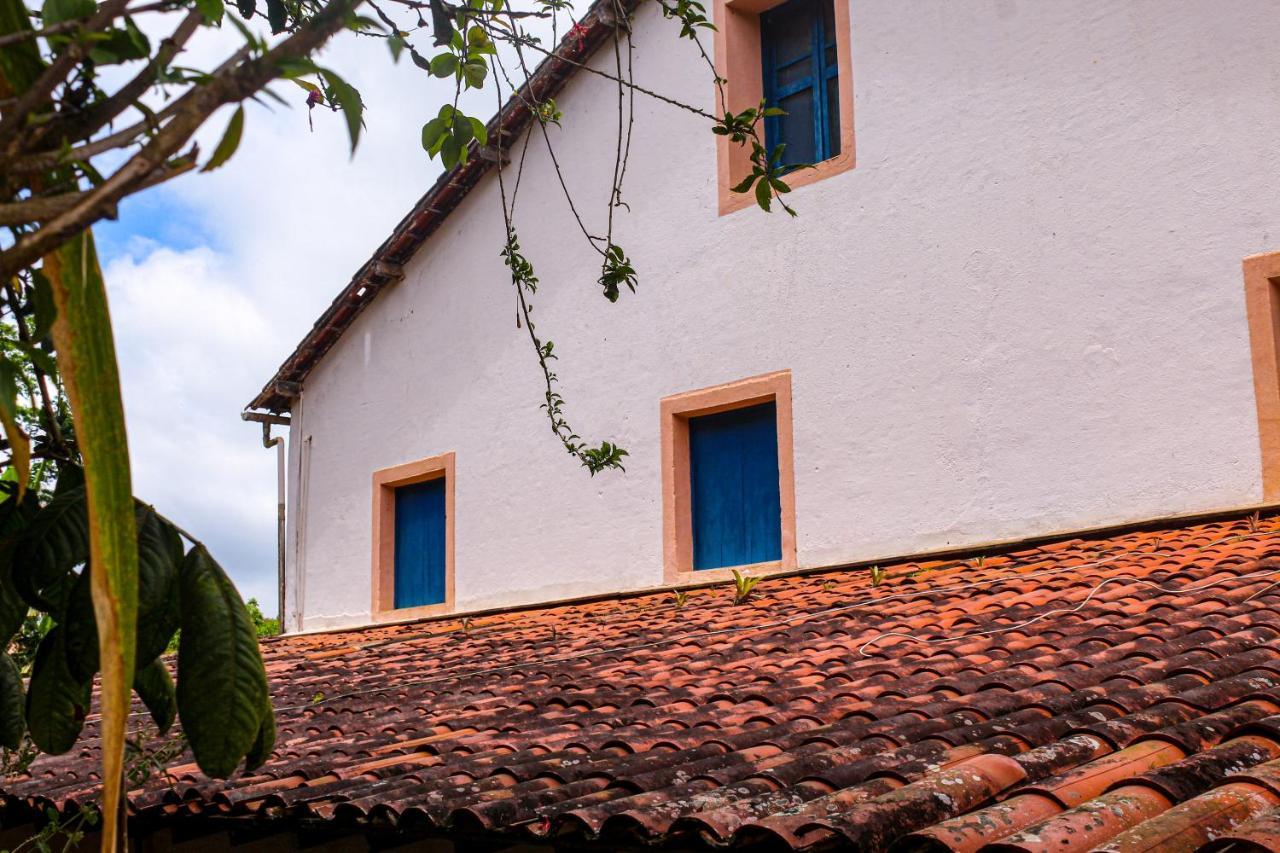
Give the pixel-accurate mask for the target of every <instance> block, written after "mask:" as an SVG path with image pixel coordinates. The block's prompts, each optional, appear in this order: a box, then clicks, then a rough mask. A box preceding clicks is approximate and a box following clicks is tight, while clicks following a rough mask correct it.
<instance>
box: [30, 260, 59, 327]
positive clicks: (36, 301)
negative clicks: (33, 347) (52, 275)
mask: <svg viewBox="0 0 1280 853" xmlns="http://www.w3.org/2000/svg"><path fill="white" fill-rule="evenodd" d="M32 277H33V278H34V279H35V287H33V288H32V289H31V312H32V315H33V317H34V319H35V329H34V330H33V331H32V335H31V337H32V339H33V340H36V341H43V340H44V339H45V338H47V337H49V332H50V330H52V329H53V321H54V320H56V319H57V318H58V307H57V306H56V305H54V304H53V290H51V289H50V286H49V279H47V278H45V275H44V273H43V272H41V271H40V270H35V271H34V273H33V274H32Z"/></svg>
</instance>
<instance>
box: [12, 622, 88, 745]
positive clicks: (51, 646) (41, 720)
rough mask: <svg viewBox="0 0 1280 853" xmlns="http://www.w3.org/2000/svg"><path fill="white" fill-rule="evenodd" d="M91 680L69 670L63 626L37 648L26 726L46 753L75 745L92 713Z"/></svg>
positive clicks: (29, 687)
mask: <svg viewBox="0 0 1280 853" xmlns="http://www.w3.org/2000/svg"><path fill="white" fill-rule="evenodd" d="M91 684H92V682H91V681H89V680H87V679H86V680H79V679H76V678H74V677H73V676H72V675H71V672H70V671H69V670H68V669H67V657H66V653H65V652H64V650H63V634H62V628H61V627H54V628H53V629H52V630H51V631H49V633H48V634H45V635H44V639H43V640H41V641H40V647H39V648H37V649H36V659H35V662H34V663H33V664H32V668H31V684H30V685H29V686H28V687H27V728H28V729H29V730H30V732H31V739H32V740H33V741H35V744H36V746H38V747H40V749H41V750H42V751H43V752H47V753H50V754H51V755H61V754H62V753H64V752H66V751H67V750H69V749H71V747H73V746H75V742H76V738H77V737H79V736H80V729H81V728H83V727H84V718H85V717H86V716H87V715H88V713H89V693H90V686H91Z"/></svg>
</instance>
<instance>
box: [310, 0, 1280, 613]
mask: <svg viewBox="0 0 1280 853" xmlns="http://www.w3.org/2000/svg"><path fill="white" fill-rule="evenodd" d="M837 2H841V0H837ZM673 26H674V25H672V24H671V23H670V22H666V21H662V20H661V19H660V17H659V16H658V15H657V14H656V13H655V10H654V8H653V6H652V5H649V4H646V5H645V6H643V7H642V11H641V13H640V15H639V17H638V20H637V24H636V43H637V55H636V75H637V79H638V81H639V82H641V83H643V84H644V85H646V86H649V87H651V88H654V89H656V90H658V91H662V92H672V93H678V94H679V95H680V96H681V97H682V98H684V99H687V100H690V101H694V102H700V103H703V104H704V105H707V106H710V103H711V94H712V92H711V87H710V83H709V79H708V72H707V70H706V68H705V66H703V65H701V64H700V63H701V60H700V59H699V57H698V56H697V54H696V52H694V51H693V50H692V49H691V48H690V46H688V45H687V44H685V43H680V42H678V41H677V40H676V38H675V30H674V28H673ZM852 27H853V37H852V54H853V67H854V89H855V101H856V110H855V123H856V129H857V159H858V165H857V168H855V169H854V170H852V171H849V172H846V173H844V174H840V175H837V176H835V177H833V178H831V179H829V180H827V181H824V182H821V183H818V184H816V185H814V186H811V187H807V188H803V189H801V190H799V191H797V192H796V193H794V194H793V199H794V204H795V205H796V207H797V208H798V209H799V211H800V216H799V218H798V219H795V220H788V219H787V218H786V217H785V216H782V215H777V214H775V215H765V214H763V213H761V212H759V211H757V210H754V209H748V210H743V211H739V212H737V213H734V214H731V215H728V216H724V217H720V216H718V215H717V213H716V188H715V149H714V142H713V139H714V137H713V136H712V134H711V133H710V132H709V127H708V126H707V125H706V124H704V122H703V121H702V120H701V119H698V118H697V117H695V116H692V115H690V114H688V113H685V112H682V111H679V110H674V109H672V108H670V107H668V106H665V105H662V104H659V103H655V102H653V101H651V100H649V99H645V98H643V97H641V98H637V101H636V105H637V109H638V113H639V114H638V119H637V124H636V137H635V139H634V141H633V144H632V151H633V157H632V160H631V164H630V167H629V169H628V172H627V187H626V192H625V198H626V201H627V202H628V203H629V204H630V205H631V212H630V213H629V214H627V213H625V212H624V213H623V214H622V215H621V216H620V218H619V225H618V232H617V233H618V242H619V243H621V245H623V246H624V247H625V249H626V250H627V251H628V253H629V254H630V255H631V257H632V258H633V260H634V261H635V263H636V266H637V268H638V269H639V270H640V276H641V284H640V290H639V292H638V293H637V294H635V295H632V294H629V293H624V295H623V297H622V299H621V300H620V302H619V303H618V304H617V305H609V304H608V303H606V302H605V300H604V299H603V298H602V297H601V296H599V295H598V290H597V287H596V285H595V283H594V282H595V277H596V275H597V267H598V264H597V262H596V260H595V259H594V257H593V256H592V255H591V254H590V253H589V251H588V250H587V247H586V246H585V244H584V243H583V241H582V240H581V239H579V238H578V237H577V236H576V235H575V233H574V231H575V228H574V226H573V224H572V222H571V220H570V219H569V217H568V211H567V208H566V205H565V202H564V199H563V197H562V196H561V194H560V192H559V189H558V188H557V187H556V185H555V183H554V175H553V174H552V173H551V172H550V170H549V169H548V168H547V159H546V155H545V149H544V148H543V146H542V144H541V143H540V142H539V141H537V140H535V141H534V144H533V145H532V148H531V155H530V166H529V167H528V169H527V170H526V174H525V177H524V183H523V185H522V188H521V191H520V194H521V202H520V209H519V210H518V211H517V226H518V230H519V233H520V238H521V243H522V246H523V247H524V249H525V251H526V253H527V254H528V256H529V257H530V259H531V260H532V261H533V263H534V264H535V266H536V267H537V270H538V273H539V275H540V277H541V279H542V288H541V289H540V291H539V293H538V297H537V299H536V306H537V308H536V312H535V313H536V317H537V318H538V320H539V324H540V331H541V332H543V333H544V334H545V335H546V336H547V337H550V338H551V339H553V340H555V341H556V344H557V352H558V353H560V354H561V360H560V362H559V364H558V371H559V373H560V376H561V379H562V381H563V388H564V393H565V397H566V398H567V400H568V409H567V413H568V415H569V418H570V420H571V422H572V423H573V426H574V427H575V429H577V430H578V431H579V432H580V433H582V434H583V435H584V436H586V437H587V438H589V439H592V440H599V439H601V438H608V439H616V440H617V441H619V442H620V443H621V444H622V445H623V446H625V447H626V448H627V449H628V450H629V451H630V453H631V455H630V457H629V459H628V461H627V473H626V474H625V475H621V474H615V473H606V474H602V475H600V476H597V477H595V478H594V479H593V478H590V477H588V476H587V474H586V472H585V471H584V470H583V469H581V468H579V467H578V466H577V464H576V463H575V462H574V461H573V460H572V459H570V458H568V457H567V456H566V455H565V454H564V453H563V451H562V450H561V449H560V447H559V445H558V444H557V443H556V442H555V441H554V440H553V439H552V437H551V436H550V434H549V433H548V431H547V426H546V423H545V420H544V416H543V414H542V412H541V411H540V410H539V403H540V402H541V394H540V390H539V388H540V374H539V372H538V369H537V366H536V363H535V361H534V358H533V355H532V352H531V351H530V349H529V343H528V340H527V338H526V337H525V333H524V332H523V331H521V330H518V329H516V327H515V324H514V314H515V305H514V295H513V292H512V288H511V284H510V282H509V279H508V278H507V275H506V273H505V270H504V268H503V267H502V265H501V261H500V259H499V257H498V249H499V248H500V247H501V244H502V225H501V215H500V209H499V206H498V204H499V202H498V198H497V183H496V181H495V180H494V179H493V178H492V177H490V178H488V179H486V180H485V181H484V182H482V184H481V185H480V186H479V187H478V188H477V189H476V190H475V191H474V192H473V193H472V194H471V196H470V197H469V198H468V199H467V200H466V201H465V202H464V203H463V205H462V207H461V208H459V209H458V210H457V211H456V212H455V214H454V215H453V216H452V217H451V218H450V219H449V220H448V222H447V223H446V225H445V227H444V228H442V229H441V230H440V231H439V232H438V233H437V234H436V235H435V236H434V237H433V238H432V239H431V240H430V241H429V242H428V243H427V244H426V245H425V246H424V247H423V249H422V250H421V251H419V253H418V254H417V256H416V257H415V258H414V260H413V261H412V262H411V263H410V264H409V265H408V267H407V270H408V273H407V277H406V279H405V280H404V281H403V282H402V283H401V284H400V285H398V286H396V287H395V288H393V289H391V290H389V291H387V292H386V293H384V294H383V295H382V296H381V297H380V298H379V299H378V300H377V301H376V302H375V303H374V304H373V306H372V307H371V308H370V309H369V310H367V311H366V312H365V313H364V314H363V315H362V316H361V317H360V318H359V319H358V320H357V321H356V323H355V324H354V325H353V326H352V327H351V328H350V329H349V330H348V332H347V333H346V335H345V337H344V338H343V339H342V340H341V341H340V342H339V344H338V345H337V346H335V347H334V348H333V350H332V351H331V352H330V353H329V355H328V356H327V357H326V358H325V359H324V361H323V362H322V363H321V364H320V365H319V366H318V368H317V369H316V370H315V371H314V372H313V373H312V375H311V376H310V377H309V378H308V380H307V382H306V384H305V391H304V394H303V398H302V403H301V405H300V407H299V408H298V409H296V410H295V412H294V418H295V423H294V427H293V429H292V433H293V435H292V439H293V441H292V446H293V449H294V452H293V455H292V460H291V510H292V521H291V527H290V531H291V543H292V547H291V548H290V554H291V559H294V560H295V566H294V569H295V571H296V572H298V573H301V574H305V589H304V590H303V591H302V595H303V599H304V600H303V602H302V604H303V608H302V609H303V612H304V614H305V622H304V625H303V627H305V628H320V627H325V626H332V625H342V624H351V623H360V622H364V621H366V620H367V618H368V612H369V595H370V593H369V580H370V578H369V575H370V475H371V472H372V471H373V470H374V469H377V468H381V467H385V466H389V465H394V464H397V463H401V462H406V461H411V460H414V459H419V458H422V457H425V456H430V455H434V454H438V453H442V452H446V451H455V452H456V454H457V480H456V489H457V512H456V517H455V523H456V542H457V547H456V560H457V564H456V567H457V576H456V578H457V581H456V582H457V599H458V605H459V608H460V609H474V608H480V607H486V606H494V605H505V604H515V603H523V602H533V601H538V600H547V599H553V598H559V597H567V596H572V595H582V594H588V593H593V592H603V591H611V590H620V589H628V588H637V587H645V586H653V585H657V584H659V583H660V582H661V578H662V526H661V525H662V506H661V494H660V482H659V419H658V401H659V399H660V398H661V397H663V396H666V395H669V394H673V393H677V392H680V391H685V390H690V389H695V388H700V387H704V386H707V385H712V384H717V383H721V382H727V381H730V380H733V379H738V378H742V377H747V376H751V375H755V374H759V373H764V372H767V371H772V370H778V369H781V368H790V369H791V371H792V374H793V380H792V381H793V393H794V419H795V471H796V505H797V509H796V512H797V540H798V559H799V563H800V565H802V566H816V565H825V564H833V563H840V562H845V561H852V560H860V559H870V558H875V557H877V556H881V555H889V554H901V553H906V552H912V551H924V550H929V549H937V548H941V547H947V546H957V545H963V544H971V543H980V542H988V541H994V540H1001V539H1012V538H1018V537H1024V536H1030V535H1035V534H1042V533H1049V532H1055V531H1063V530H1070V529H1076V528H1082V527H1088V526H1096V525H1101V524H1107V523H1114V522H1122V521H1126V520H1136V519H1141V518H1148V517H1153V516H1159V515H1165V514H1172V513H1190V512H1194V511H1199V510H1209V509H1215V508H1221V507H1227V506H1236V505H1241V504H1246V503H1249V502H1253V501H1257V500H1260V498H1261V485H1260V461H1259V453H1258V440H1257V424H1256V414H1255V409H1254V398H1253V389H1252V376H1251V368H1250V355H1249V345H1248V337H1247V328H1246V322H1245V314H1244V304H1243V298H1242V281H1241V273H1240V261H1241V259H1242V258H1243V257H1245V256H1246V255H1249V254H1251V253H1255V252H1259V251H1266V250H1273V249H1277V248H1280V233H1278V229H1280V216H1278V215H1277V214H1280V146H1277V145H1276V139H1277V136H1278V135H1280V53H1277V52H1276V51H1275V50H1273V49H1271V48H1272V47H1273V45H1274V44H1276V42H1277V38H1278V37H1280V15H1277V14H1276V9H1275V7H1274V5H1273V4H1271V3H1268V2H1266V0H1255V2H1244V0H1206V2H1176V3H1174V2H1168V0H1142V2H1135V0H1124V2H1122V0H1090V2H1080V1H1079V0H1076V1H1075V2H1066V1H1065V0H1058V1H1057V2H1045V0H963V1H962V0H931V2H921V0H910V2H908V1H907V0H852ZM596 61H597V62H598V63H601V64H603V63H605V62H608V63H609V64H611V63H612V56H611V55H609V56H608V57H606V56H604V55H603V53H602V55H601V56H600V57H598V58H597V60H596ZM558 101H559V103H560V104H561V106H562V107H563V109H564V112H565V120H564V129H563V131H560V132H557V133H556V137H557V143H558V150H559V151H560V152H562V153H563V155H564V156H565V157H566V159H567V160H568V162H569V167H568V174H567V178H568V181H569V183H570V185H571V187H572V188H573V189H574V192H575V194H576V197H577V199H579V200H580V201H585V202H586V204H585V205H584V207H585V211H586V213H587V215H588V217H589V224H590V226H591V227H592V228H593V230H595V231H600V230H601V229H602V224H601V222H602V218H603V214H604V203H605V201H606V199H607V192H608V182H609V177H608V175H609V174H610V172H611V170H612V162H613V161H612V156H613V153H612V152H613V147H614V142H613V137H612V128H613V127H614V122H615V120H616V119H615V114H614V112H613V110H614V103H615V102H614V94H613V90H612V88H611V84H610V83H609V82H608V81H606V80H603V79H600V78H597V77H594V76H589V75H584V74H580V75H578V76H577V77H576V78H575V79H574V80H573V81H572V82H571V83H570V85H569V87H568V88H567V90H566V91H565V92H564V93H563V94H562V95H561V96H560V97H559V98H558ZM340 279H341V277H340V276H338V277H335V280H334V286H335V288H336V287H337V286H338V285H339V284H340ZM306 442H310V450H309V462H308V464H307V465H305V466H304V465H302V456H303V455H304V454H303V453H300V448H303V447H304V446H305V444H306ZM302 467H306V468H307V469H308V470H307V471H306V474H305V476H304V477H302V478H301V479H305V480H306V481H307V482H306V489H305V492H306V500H305V501H303V500H300V498H299V495H300V491H302V490H301V489H300V476H299V470H300V468H302ZM299 555H301V556H299ZM294 591H295V593H296V592H297V591H298V584H297V583H295V587H294ZM295 627H296V626H295Z"/></svg>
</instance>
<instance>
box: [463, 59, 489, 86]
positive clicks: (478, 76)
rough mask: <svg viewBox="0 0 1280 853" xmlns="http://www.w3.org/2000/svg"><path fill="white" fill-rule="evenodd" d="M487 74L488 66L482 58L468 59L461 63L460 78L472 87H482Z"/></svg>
mask: <svg viewBox="0 0 1280 853" xmlns="http://www.w3.org/2000/svg"><path fill="white" fill-rule="evenodd" d="M488 74H489V66H488V65H487V64H486V63H485V61H484V60H483V59H478V58H477V59H469V60H467V61H466V62H464V63H463V64H462V79H463V80H466V81H467V85H468V86H470V87H471V88H473V89H480V88H483V87H484V79H485V77H487V76H488Z"/></svg>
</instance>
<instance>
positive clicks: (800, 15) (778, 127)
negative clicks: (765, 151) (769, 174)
mask: <svg viewBox="0 0 1280 853" xmlns="http://www.w3.org/2000/svg"><path fill="white" fill-rule="evenodd" d="M760 49H761V54H760V55H761V59H762V70H763V72H764V80H763V83H764V99H765V103H767V104H768V105H769V106H771V107H780V108H782V109H783V110H786V112H787V114H786V115H783V116H770V117H769V118H766V119H765V122H764V133H765V143H766V144H767V145H768V146H769V148H770V149H772V148H773V147H774V146H775V145H781V144H785V145H786V146H787V147H786V149H785V150H784V151H783V155H782V164H783V165H786V166H794V165H797V164H800V163H820V162H822V161H823V160H828V159H830V158H832V157H834V156H836V155H837V154H839V153H840V85H839V73H840V69H839V64H838V62H837V58H836V29H835V5H834V2H833V0H788V2H786V3H783V4H782V5H781V6H775V7H774V8H772V9H770V10H769V11H767V12H765V13H764V14H762V15H761V16H760Z"/></svg>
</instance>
